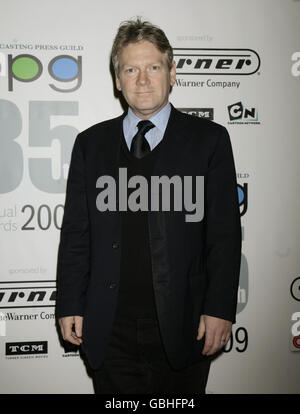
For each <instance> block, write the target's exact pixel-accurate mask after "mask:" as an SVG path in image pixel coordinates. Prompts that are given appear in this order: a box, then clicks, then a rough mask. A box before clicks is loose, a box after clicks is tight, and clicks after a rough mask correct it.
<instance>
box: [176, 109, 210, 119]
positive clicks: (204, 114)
mask: <svg viewBox="0 0 300 414" xmlns="http://www.w3.org/2000/svg"><path fill="white" fill-rule="evenodd" d="M177 109H178V110H179V111H181V112H185V113H186V114H189V115H194V116H198V117H199V118H206V119H210V120H211V121H212V120H213V119H214V108H177Z"/></svg>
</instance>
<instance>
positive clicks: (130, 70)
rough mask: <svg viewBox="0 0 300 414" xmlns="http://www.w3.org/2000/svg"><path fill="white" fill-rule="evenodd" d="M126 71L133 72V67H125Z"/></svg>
mask: <svg viewBox="0 0 300 414" xmlns="http://www.w3.org/2000/svg"><path fill="white" fill-rule="evenodd" d="M126 72H127V73H134V68H127V69H126Z"/></svg>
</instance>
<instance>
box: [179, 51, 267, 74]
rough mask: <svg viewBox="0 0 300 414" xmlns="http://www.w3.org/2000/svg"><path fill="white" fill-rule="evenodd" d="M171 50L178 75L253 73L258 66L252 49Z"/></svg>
mask: <svg viewBox="0 0 300 414" xmlns="http://www.w3.org/2000/svg"><path fill="white" fill-rule="evenodd" d="M173 50H174V60H175V62H176V72H177V74H178V75H253V73H255V72H257V71H258V69H259V67H260V57H259V55H258V54H257V53H256V52H255V51H254V50H252V49H191V48H184V49H179V48H174V49H173Z"/></svg>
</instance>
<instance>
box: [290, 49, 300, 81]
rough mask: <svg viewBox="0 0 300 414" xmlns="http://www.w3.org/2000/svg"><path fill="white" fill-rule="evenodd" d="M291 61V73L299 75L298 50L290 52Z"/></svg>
mask: <svg viewBox="0 0 300 414" xmlns="http://www.w3.org/2000/svg"><path fill="white" fill-rule="evenodd" d="M292 61H293V62H295V63H294V64H293V65H292V68H291V72H292V75H293V76H300V52H295V53H293V54H292Z"/></svg>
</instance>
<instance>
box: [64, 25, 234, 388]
mask: <svg viewBox="0 0 300 414" xmlns="http://www.w3.org/2000/svg"><path fill="white" fill-rule="evenodd" d="M112 63H113V66H114V70H115V76H116V86H117V89H118V90H119V91H122V94H123V96H124V98H125V100H126V101H127V103H128V105H129V109H128V112H127V113H124V114H123V115H122V116H120V117H118V118H115V119H111V120H108V121H105V122H102V123H99V124H97V125H94V126H92V127H91V128H89V129H87V130H86V131H83V132H82V133H80V134H79V135H78V136H77V138H76V141H75V144H74V147H73V151H72V157H71V163H70V170H69V177H68V184H67V193H66V203H65V213H64V219H63V224H62V229H61V241H60V246H59V254H58V274H57V288H58V289H57V316H58V318H59V324H60V327H61V331H62V335H63V338H64V339H65V340H67V341H69V342H71V343H73V344H77V345H81V346H82V349H83V351H84V352H85V353H86V355H87V359H88V361H89V364H90V366H91V368H92V370H93V373H94V383H95V391H96V393H159V392H179V393H180V392H187V393H192V392H195V393H204V392H205V387H206V383H207V378H208V373H209V368H210V363H211V358H212V355H214V354H215V353H217V352H218V351H219V350H220V349H221V348H223V347H224V346H225V344H226V343H227V341H228V340H229V338H230V334H231V326H232V323H234V322H235V313H236V303H237V289H238V279H239V269H240V256H241V230H240V216H239V208H238V201H237V188H236V178H235V167H234V161H233V155H232V150H231V144H230V139H229V136H228V133H227V131H226V129H225V128H224V127H222V126H221V125H218V124H217V123H214V122H212V121H208V120H205V119H200V118H197V117H194V116H189V115H186V114H183V113H181V112H179V111H177V110H176V109H175V108H174V107H173V106H172V105H171V104H170V103H169V93H170V88H171V87H172V86H173V85H174V83H175V76H176V71H175V62H174V61H173V53H172V48H171V46H170V44H169V41H168V39H167V38H166V36H165V34H164V32H163V31H162V30H161V29H159V28H158V27H156V26H153V25H152V24H150V23H148V22H142V21H141V20H140V19H137V20H136V21H129V22H125V23H123V24H122V25H121V26H120V28H119V31H118V33H117V36H116V38H115V41H114V45H113V48H112ZM125 172H126V178H127V179H129V180H128V182H127V181H126V180H125V181H126V182H125V181H124V173H125ZM121 173H122V174H123V175H122V174H121ZM155 177H156V178H157V177H164V179H165V180H168V179H169V180H170V181H169V184H170V183H171V181H172V180H174V181H172V182H173V184H174V187H172V189H173V193H174V194H175V189H177V190H178V188H179V187H178V186H179V185H180V184H182V185H184V184H186V183H187V181H186V179H187V177H194V178H195V180H196V184H195V180H194V181H193V185H192V187H191V186H186V187H185V188H183V194H182V193H181V199H182V196H183V197H184V200H185V202H186V201H187V200H188V198H189V197H190V200H191V199H192V198H193V200H194V199H195V196H196V199H197V194H200V193H201V191H200V190H201V188H200V187H201V186H200V183H201V181H197V177H198V178H199V177H204V187H203V188H204V190H203V197H202V199H201V201H202V204H203V205H202V207H203V208H204V215H203V217H202V216H201V214H200V216H201V217H200V218H201V219H199V217H198V218H197V219H196V217H195V216H192V215H191V214H187V211H186V210H187V205H188V203H185V204H184V208H181V209H180V208H178V205H179V206H180V201H182V200H180V199H179V198H180V197H179V198H178V197H177V199H176V200H175V198H176V197H175V196H174V200H173V199H172V196H171V193H172V191H169V190H171V184H170V186H169V187H168V191H167V187H166V186H165V185H162V183H161V184H160V185H159V186H158V187H157V188H156V190H154V191H152V187H151V184H152V183H153V182H154V181H152V180H153V178H155ZM134 183H139V185H140V187H142V186H143V185H144V187H143V191H142V190H141V188H140V189H139V188H136V189H135V191H133V189H134ZM146 184H149V186H148V187H147V189H146V192H147V194H145V191H144V190H145V188H146V187H145V185H146ZM164 184H166V181H165V182H164ZM149 188H150V190H149ZM117 189H118V190H119V192H117ZM173 193H172V194H173ZM124 195H125V196H127V195H128V199H127V198H126V201H127V200H128V205H127V204H125V203H124ZM146 195H149V198H147V197H146ZM177 196H178V194H177ZM151 197H152V198H155V197H156V199H159V197H161V200H162V204H163V203H164V202H168V201H172V200H173V201H174V204H172V203H171V202H170V204H169V207H170V208H163V206H162V205H161V204H160V205H159V208H152V207H153V205H152V204H151V203H150V198H151ZM171 199H172V200H171ZM145 200H146V201H147V200H148V201H149V203H148V205H147V207H145ZM199 200H200V199H199V198H198V201H199ZM175 201H176V202H175ZM196 201H197V200H196ZM178 202H179V204H176V203H178ZM167 204H168V203H167ZM171 204H172V208H171ZM175 204H176V205H177V207H176V208H175ZM194 205H195V204H194ZM129 206H130V208H129ZM181 206H182V204H181ZM196 207H197V206H196ZM188 216H189V218H188Z"/></svg>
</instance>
